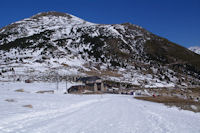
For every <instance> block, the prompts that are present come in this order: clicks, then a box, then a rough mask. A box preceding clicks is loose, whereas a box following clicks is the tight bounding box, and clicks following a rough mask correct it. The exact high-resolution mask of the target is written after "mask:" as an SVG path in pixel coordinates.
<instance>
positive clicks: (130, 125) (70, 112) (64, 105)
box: [0, 88, 200, 133]
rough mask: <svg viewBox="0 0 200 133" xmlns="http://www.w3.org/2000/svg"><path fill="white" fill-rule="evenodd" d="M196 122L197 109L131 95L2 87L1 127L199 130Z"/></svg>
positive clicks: (46, 132) (77, 132) (59, 131)
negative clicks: (53, 92) (187, 108)
mask: <svg viewBox="0 0 200 133" xmlns="http://www.w3.org/2000/svg"><path fill="white" fill-rule="evenodd" d="M6 99H13V100H14V101H12V102H8V101H5V100H6ZM29 104H30V105H32V106H33V108H26V107H23V105H29ZM199 123H200V113H193V112H190V111H183V110H178V109H177V108H175V107H174V108H168V107H166V106H164V105H162V104H157V103H151V102H145V101H139V100H136V99H134V98H133V97H132V96H125V95H124V96H123V95H69V94H67V95H63V94H36V93H33V92H29V93H27V92H14V91H13V90H10V89H5V88H4V89H0V133H180V132H181V133H200V125H199Z"/></svg>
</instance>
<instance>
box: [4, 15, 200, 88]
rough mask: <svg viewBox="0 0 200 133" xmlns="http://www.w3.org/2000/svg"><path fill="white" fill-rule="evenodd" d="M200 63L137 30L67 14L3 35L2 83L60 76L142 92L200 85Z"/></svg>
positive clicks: (16, 26) (36, 19)
mask: <svg viewBox="0 0 200 133" xmlns="http://www.w3.org/2000/svg"><path fill="white" fill-rule="evenodd" d="M177 51H179V52H177ZM185 55H187V57H185ZM199 59H200V57H199V56H197V55H196V54H194V53H193V52H191V51H189V50H187V49H185V48H183V47H180V46H178V45H176V44H174V43H172V42H170V41H168V40H166V39H164V38H161V37H158V36H156V35H154V34H152V33H150V32H148V31H146V30H145V29H143V28H141V27H139V26H137V25H133V24H130V23H124V24H113V25H104V24H94V23H90V22H87V21H85V20H82V19H80V18H77V17H75V16H73V15H70V14H66V13H58V12H46V13H39V14H37V15H35V16H33V17H30V18H27V19H24V20H21V21H18V22H15V23H12V24H10V25H8V26H6V27H3V28H2V29H0V70H1V73H0V80H3V81H8V80H24V79H33V80H45V81H46V80H53V79H55V78H54V77H55V75H57V74H56V73H58V74H59V75H60V77H61V79H62V78H63V77H64V76H66V75H67V76H81V75H98V76H101V77H102V78H104V79H106V80H112V81H114V82H126V83H131V84H133V85H136V86H138V87H174V86H175V85H182V86H185V85H186V86H190V85H199V83H200V82H199V78H200V66H199V61H200V60H199ZM53 75H54V76H53Z"/></svg>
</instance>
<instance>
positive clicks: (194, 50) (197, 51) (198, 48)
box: [189, 46, 200, 54]
mask: <svg viewBox="0 0 200 133" xmlns="http://www.w3.org/2000/svg"><path fill="white" fill-rule="evenodd" d="M189 50H191V51H193V52H195V53H197V54H200V47H199V46H194V47H190V48H189Z"/></svg>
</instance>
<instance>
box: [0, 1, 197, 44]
mask: <svg viewBox="0 0 200 133" xmlns="http://www.w3.org/2000/svg"><path fill="white" fill-rule="evenodd" d="M45 11H58V12H66V13H69V14H73V15H75V16H77V17H80V18H82V19H85V20H87V21H90V22H94V23H101V24H117V23H125V22H130V23H133V24H137V25H140V26H142V27H143V28H145V29H147V30H148V31H151V32H152V33H154V34H157V35H159V36H162V37H165V38H167V39H169V40H170V41H173V42H175V43H178V44H180V45H182V46H184V47H190V46H200V0H71V1H69V0H2V1H1V5H0V18H1V19H0V20H1V21H0V27H3V26H5V25H8V24H10V23H12V22H15V21H18V20H21V19H23V18H27V17H30V16H32V15H34V14H36V13H38V12H45Z"/></svg>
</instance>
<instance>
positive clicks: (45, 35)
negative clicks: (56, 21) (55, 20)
mask: <svg viewBox="0 0 200 133" xmlns="http://www.w3.org/2000/svg"><path fill="white" fill-rule="evenodd" d="M52 32H54V31H52V30H46V31H44V32H41V33H38V34H34V35H32V36H29V37H24V38H19V39H16V40H15V41H12V42H9V43H5V44H3V45H0V50H5V51H9V50H10V49H12V48H21V49H24V48H42V47H43V46H47V47H50V46H51V45H50V44H48V43H47V42H48V41H49V40H50V35H51V33H52ZM40 39H42V40H43V42H41V43H39V44H38V45H36V46H33V44H34V42H37V41H38V40H40Z"/></svg>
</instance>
